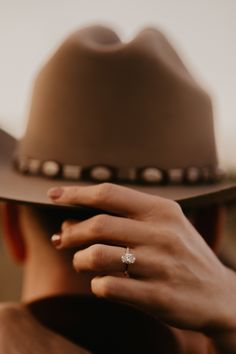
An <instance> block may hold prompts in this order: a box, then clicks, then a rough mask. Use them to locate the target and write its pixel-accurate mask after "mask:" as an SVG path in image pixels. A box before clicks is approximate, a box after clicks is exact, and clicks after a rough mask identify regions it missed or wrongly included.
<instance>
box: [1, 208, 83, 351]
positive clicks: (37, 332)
mask: <svg viewBox="0 0 236 354" xmlns="http://www.w3.org/2000/svg"><path fill="white" fill-rule="evenodd" d="M1 217H2V220H1V221H2V225H1V226H3V236H4V239H5V243H6V246H7V248H8V250H9V253H10V255H11V256H12V258H13V259H14V260H15V262H17V263H18V264H21V265H22V266H23V289H22V299H21V300H22V303H21V304H17V303H1V304H0V353H4V354H16V353H20V354H28V353H32V348H33V349H34V350H33V352H34V353H37V354H45V353H47V354H68V353H70V354H89V352H88V351H86V350H85V349H83V348H81V347H79V346H77V345H74V344H72V343H71V342H70V341H68V340H66V339H65V338H63V337H61V336H60V335H57V334H56V333H54V332H52V331H50V330H48V329H47V328H45V327H44V326H42V325H41V324H40V323H39V322H38V321H37V320H35V318H34V317H33V316H32V315H31V314H30V313H29V312H28V310H27V308H26V307H25V306H24V304H27V303H28V302H31V301H34V300H37V299H41V298H44V297H50V296H54V295H64V294H87V293H88V289H90V278H89V277H88V276H87V275H86V276H85V275H84V276H81V277H78V276H77V275H76V273H75V271H74V269H73V268H72V265H71V252H67V251H65V252H60V253H59V252H57V250H55V249H54V247H52V245H51V244H50V242H49V240H48V239H49V237H48V235H47V234H45V231H44V230H43V229H42V227H41V225H40V224H39V223H38V222H37V220H36V219H35V218H34V216H33V215H32V213H31V211H30V210H29V209H28V208H26V207H24V206H16V205H13V204H8V205H7V204H6V205H1ZM42 260H43V261H42ZM89 291H90V290H89ZM75 315H76V314H75Z"/></svg>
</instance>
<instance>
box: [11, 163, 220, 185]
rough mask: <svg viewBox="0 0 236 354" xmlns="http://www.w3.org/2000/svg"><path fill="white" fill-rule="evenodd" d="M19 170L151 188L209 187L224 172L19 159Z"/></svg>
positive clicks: (56, 176) (28, 172) (209, 168)
mask: <svg viewBox="0 0 236 354" xmlns="http://www.w3.org/2000/svg"><path fill="white" fill-rule="evenodd" d="M15 167H16V168H17V170H18V171H20V172H21V173H23V174H29V175H34V176H43V177H47V178H59V179H64V180H73V181H79V180H81V181H92V182H127V183H143V184H149V185H152V184H153V185H163V184H206V183H214V182H218V181H220V180H221V179H222V177H223V172H222V170H220V169H219V168H218V167H213V166H211V167H201V168H199V167H188V168H173V169H168V170H163V169H160V168H158V167H156V166H145V167H129V168H123V167H122V168H118V167H114V166H107V165H95V166H94V165H93V166H78V165H70V164H61V163H59V162H57V161H40V160H38V159H34V158H19V157H18V158H17V159H16V160H15Z"/></svg>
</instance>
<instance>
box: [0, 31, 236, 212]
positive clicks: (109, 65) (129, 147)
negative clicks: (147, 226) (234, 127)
mask: <svg viewBox="0 0 236 354" xmlns="http://www.w3.org/2000/svg"><path fill="white" fill-rule="evenodd" d="M0 144H1V145H0V146H1V149H0V198H1V199H2V200H6V201H12V202H17V203H30V204H36V205H42V206H53V203H52V201H51V200H50V199H49V198H48V197H47V193H46V192H47V190H48V189H49V188H50V187H52V186H55V184H58V185H61V186H64V185H71V184H78V185H88V184H92V183H100V182H114V183H118V184H122V185H128V186H130V187H131V188H135V189H137V190H140V191H143V192H147V193H150V194H153V195H159V196H163V197H166V198H170V199H173V200H176V201H178V202H179V203H180V204H181V205H182V206H187V207H195V206H202V205H206V204H212V203H225V202H227V201H229V200H232V199H234V198H235V197H236V184H235V183H233V182H230V181H229V180H227V179H226V177H224V176H223V175H222V173H221V171H220V170H219V168H218V161H217V152H216V144H215V136H214V125H213V114H212V104H211V100H210V98H209V96H208V94H207V93H206V92H205V91H204V90H203V89H202V88H201V87H200V86H199V85H198V83H197V82H196V81H195V80H194V78H193V77H192V76H191V74H190V73H189V71H188V70H187V69H186V67H185V65H184V64H183V62H182V61H181V59H180V57H179V56H178V54H177V53H176V52H175V50H174V49H173V47H172V46H171V44H170V43H169V42H168V40H167V38H166V37H165V36H164V35H163V34H162V33H160V32H159V31H158V30H156V29H145V30H143V31H142V32H140V33H139V34H138V35H137V36H136V38H134V39H133V40H132V41H130V42H129V43H124V42H122V41H120V39H119V38H118V36H117V35H116V33H114V32H113V31H112V30H110V29H108V28H105V27H101V26H92V27H89V28H85V29H82V30H79V31H77V32H75V33H73V34H72V35H70V36H69V37H68V38H67V39H66V40H65V41H64V42H63V43H62V45H61V46H60V47H59V48H58V49H57V51H56V52H55V53H54V54H53V56H52V57H51V58H50V59H49V60H48V61H47V63H46V64H45V65H44V66H43V67H42V69H41V70H40V72H39V74H38V76H37V78H36V80H35V84H34V89H33V97H32V103H31V109H30V114H29V119H28V126H27V130H26V133H25V135H24V136H23V138H22V139H21V140H20V141H16V140H15V139H13V138H12V137H11V136H9V135H8V134H7V133H5V132H3V131H1V132H0ZM56 207H58V206H56ZM68 208H70V206H68Z"/></svg>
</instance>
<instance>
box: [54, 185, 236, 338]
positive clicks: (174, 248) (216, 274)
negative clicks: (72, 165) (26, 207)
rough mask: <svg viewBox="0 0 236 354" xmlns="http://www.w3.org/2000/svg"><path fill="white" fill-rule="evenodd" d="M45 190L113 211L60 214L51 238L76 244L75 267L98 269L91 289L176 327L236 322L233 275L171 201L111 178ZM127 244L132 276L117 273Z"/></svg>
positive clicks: (206, 328)
mask: <svg viewBox="0 0 236 354" xmlns="http://www.w3.org/2000/svg"><path fill="white" fill-rule="evenodd" d="M49 196H51V197H52V198H53V200H54V201H55V202H56V203H63V204H65V203H66V204H79V205H84V206H90V207H95V208H99V209H102V210H104V211H105V212H110V213H113V214H115V215H117V216H112V215H108V214H105V212H104V214H102V215H97V216H94V217H91V218H90V219H87V220H85V221H81V222H76V221H66V222H65V223H64V224H63V225H62V233H61V235H60V236H58V238H57V246H58V248H59V249H63V248H75V247H77V248H78V249H79V250H78V251H77V252H76V253H75V256H74V260H73V265H74V267H75V269H76V270H77V271H78V272H91V271H92V272H94V274H95V275H96V274H97V275H99V276H95V277H94V279H93V280H92V283H91V287H92V291H93V293H94V294H95V295H97V296H99V297H104V298H110V299H115V300H118V301H124V302H127V303H130V304H133V305H135V306H138V307H139V308H141V309H144V310H146V311H148V312H150V313H152V314H155V315H157V316H158V317H159V318H160V319H161V320H163V321H165V322H166V323H168V324H170V325H174V326H176V327H178V328H185V329H192V330H199V331H210V330H218V329H221V328H223V329H224V330H225V329H227V328H229V329H232V328H234V329H235V328H236V323H235V321H236V320H235V318H236V313H235V312H236V309H235V307H236V304H235V291H236V286H235V284H236V280H235V275H234V274H233V273H231V271H229V270H228V269H227V268H226V267H224V266H223V265H222V264H221V263H220V261H219V260H218V259H217V257H216V256H215V255H214V253H213V252H212V251H211V249H210V248H209V247H208V246H207V244H206V243H205V241H204V240H203V238H202V237H201V236H200V235H199V234H198V232H197V231H196V230H195V229H194V227H193V226H192V225H191V224H190V222H189V221H188V220H187V219H186V217H185V216H184V214H183V212H182V210H181V208H180V206H179V205H178V204H177V203H176V202H173V201H170V200H167V199H163V198H160V197H156V196H152V195H148V194H144V193H140V192H137V191H134V190H132V189H129V188H125V187H121V186H117V185H114V184H109V183H104V184H100V185H96V186H87V187H66V188H56V189H53V190H50V191H49ZM59 238H60V239H59ZM58 241H60V244H59V242H58ZM127 246H128V247H129V248H130V250H131V252H132V253H133V254H134V256H135V257H136V261H135V263H134V264H131V265H129V268H128V270H129V274H130V278H127V277H124V276H122V275H121V274H122V271H123V269H124V265H123V264H122V262H121V256H122V255H123V254H124V252H125V248H126V247H127ZM225 304H227V306H226V305H225ZM232 306H233V307H232ZM232 309H234V310H232Z"/></svg>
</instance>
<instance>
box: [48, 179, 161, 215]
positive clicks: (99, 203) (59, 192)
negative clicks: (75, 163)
mask: <svg viewBox="0 0 236 354" xmlns="http://www.w3.org/2000/svg"><path fill="white" fill-rule="evenodd" d="M48 196H49V197H50V198H51V199H52V200H53V201H54V202H55V203H59V204H60V203H63V204H72V205H83V206H88V207H93V208H98V209H102V210H104V211H108V212H111V213H114V214H117V215H122V216H127V217H134V218H138V217H144V216H145V215H147V214H149V213H150V210H152V209H153V207H154V205H156V204H157V202H158V200H159V199H160V200H161V199H162V198H159V197H156V196H155V197H154V196H152V195H149V194H146V193H142V192H139V191H136V190H134V189H131V188H127V187H124V186H119V185H117V184H112V183H101V184H97V185H92V186H71V187H63V188H60V187H59V188H52V189H49V191H48Z"/></svg>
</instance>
